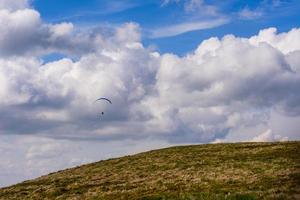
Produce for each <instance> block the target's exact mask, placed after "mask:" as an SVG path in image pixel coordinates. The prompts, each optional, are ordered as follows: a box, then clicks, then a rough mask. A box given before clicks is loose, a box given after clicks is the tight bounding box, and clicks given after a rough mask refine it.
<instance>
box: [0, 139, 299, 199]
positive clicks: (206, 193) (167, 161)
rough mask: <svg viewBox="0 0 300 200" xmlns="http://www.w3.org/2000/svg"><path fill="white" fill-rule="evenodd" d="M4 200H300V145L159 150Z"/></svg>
mask: <svg viewBox="0 0 300 200" xmlns="http://www.w3.org/2000/svg"><path fill="white" fill-rule="evenodd" d="M0 199H1V200H2V199H5V200H9V199H22V200H23V199H95V200H96V199H108V200H109V199H114V200H115V199H132V200H134V199H300V142H283V143H240V144H208V145H195V146H180V147H172V148H167V149H161V150H154V151H150V152H145V153H140V154H137V155H133V156H125V157H122V158H116V159H110V160H105V161H100V162H96V163H92V164H87V165H83V166H80V167H76V168H72V169H67V170H63V171H59V172H56V173H52V174H49V175H47V176H43V177H40V178H37V179H35V180H30V181H25V182H23V183H20V184H17V185H14V186H11V187H7V188H2V189H0Z"/></svg>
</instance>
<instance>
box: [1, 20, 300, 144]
mask: <svg viewBox="0 0 300 200" xmlns="http://www.w3.org/2000/svg"><path fill="white" fill-rule="evenodd" d="M55 29H58V30H57V33H56V34H58V35H61V34H63V35H69V34H70V31H71V30H72V25H69V24H63V25H58V26H55ZM269 30H272V29H267V30H263V31H261V32H260V34H259V35H258V36H253V37H251V38H249V39H247V38H237V37H234V36H232V35H228V36H225V37H224V38H223V39H221V40H220V39H218V38H210V39H208V40H205V41H203V42H202V43H201V44H200V45H199V47H198V48H197V49H196V50H195V52H194V53H192V54H189V55H187V56H185V57H182V58H180V57H178V56H176V55H171V54H165V55H159V54H158V53H155V52H152V51H151V50H148V49H145V48H144V47H143V45H142V44H141V43H140V42H139V40H140V34H139V28H138V26H137V25H136V24H132V23H129V24H125V25H124V26H123V27H120V28H118V29H116V31H115V32H114V33H113V34H112V35H111V36H109V37H107V40H104V39H103V40H102V41H105V42H101V43H102V44H103V45H102V46H101V48H98V49H97V50H95V51H94V52H87V53H86V54H85V55H84V56H82V57H81V58H80V59H79V60H78V61H72V60H70V59H62V60H59V61H55V62H50V63H47V64H42V63H40V61H39V60H38V59H36V58H31V59H28V58H27V59H26V58H22V57H19V58H13V59H10V58H7V57H4V58H3V59H0V82H1V83H2V84H1V92H0V94H1V98H0V103H1V105H2V108H1V109H0V112H1V115H0V117H1V121H2V126H1V132H3V133H5V132H9V133H18V134H21V133H23V134H24V133H27V134H29V133H34V134H46V135H52V137H60V138H70V139H72V138H74V139H75V138H77V139H80V138H82V139H83V138H89V137H91V138H95V137H96V138H98V139H105V140H110V139H120V138H141V137H144V136H145V135H148V134H153V135H155V136H156V137H159V138H166V139H168V140H172V141H176V142H180V141H199V142H200V141H202V142H209V141H213V140H214V139H216V138H220V137H223V136H224V135H226V134H227V133H228V132H229V131H230V130H232V129H235V128H236V127H242V126H244V127H251V126H255V125H257V124H267V123H268V120H269V113H270V111H271V110H273V109H275V110H277V111H278V112H279V111H280V112H281V113H284V114H285V115H291V116H298V115H299V110H298V107H299V105H298V104H297V102H298V101H297V99H299V98H300V97H299V95H298V93H297V91H298V88H299V85H300V79H299V75H298V62H297V60H298V59H297V58H298V56H299V54H297V53H296V52H297V51H298V50H299V49H300V45H298V43H297V40H298V38H299V33H300V31H299V30H298V29H293V30H291V31H290V32H288V33H282V34H276V32H274V31H273V32H272V34H269V35H271V37H272V39H271V40H269V39H270V37H266V35H268V34H262V33H264V32H267V33H268V32H269ZM297 34H298V37H297ZM53 35H55V34H53ZM69 37H72V35H69ZM97 37H99V38H103V37H104V36H102V35H99V36H97ZM284 40H287V42H291V40H295V42H294V43H293V44H292V45H289V46H288V45H286V46H282V45H278V44H280V43H284ZM291 43H292V42H291ZM297 45H298V46H297ZM287 52H289V53H288V54H286V53H287ZM287 88H288V89H287ZM99 96H107V97H109V98H111V99H113V106H109V105H106V104H105V105H101V104H95V103H93V102H94V100H95V99H97V98H98V97H99ZM295 108H297V109H295ZM102 111H104V112H105V115H104V117H103V118H102V119H99V118H98V114H99V113H100V112H102ZM15 123H18V124H19V126H17V127H16V126H15V125H14V124H15Z"/></svg>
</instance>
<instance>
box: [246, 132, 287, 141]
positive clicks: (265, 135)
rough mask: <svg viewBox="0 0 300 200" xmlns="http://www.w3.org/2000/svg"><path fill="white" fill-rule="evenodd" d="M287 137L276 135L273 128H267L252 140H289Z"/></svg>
mask: <svg viewBox="0 0 300 200" xmlns="http://www.w3.org/2000/svg"><path fill="white" fill-rule="evenodd" d="M287 140H288V138H287V137H282V136H280V135H274V134H273V133H272V130H271V129H268V130H266V131H265V132H263V133H261V134H260V135H258V136H256V137H254V138H253V139H252V140H250V141H251V142H273V141H287Z"/></svg>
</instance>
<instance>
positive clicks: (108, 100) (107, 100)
mask: <svg viewBox="0 0 300 200" xmlns="http://www.w3.org/2000/svg"><path fill="white" fill-rule="evenodd" d="M97 101H106V102H108V103H110V104H112V102H111V100H110V99H108V98H105V97H101V98H99V99H97V100H96V101H95V102H97ZM101 115H104V112H101Z"/></svg>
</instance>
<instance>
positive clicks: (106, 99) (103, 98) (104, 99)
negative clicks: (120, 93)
mask: <svg viewBox="0 0 300 200" xmlns="http://www.w3.org/2000/svg"><path fill="white" fill-rule="evenodd" d="M101 100H103V101H107V102H109V103H110V104H112V102H111V100H109V99H108V98H105V97H101V98H99V99H97V100H96V101H101Z"/></svg>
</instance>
